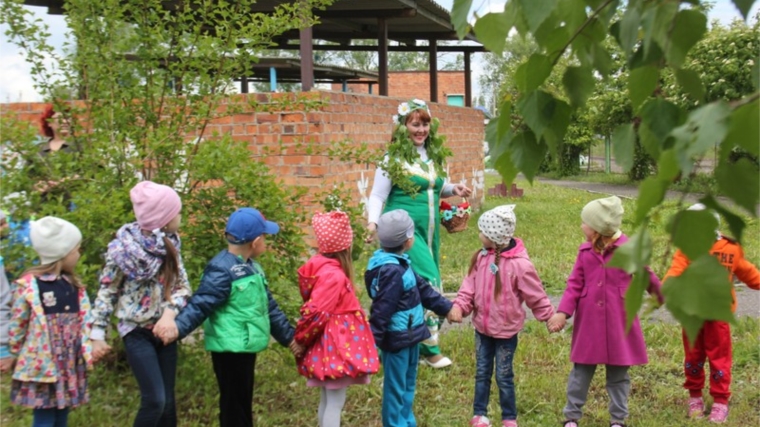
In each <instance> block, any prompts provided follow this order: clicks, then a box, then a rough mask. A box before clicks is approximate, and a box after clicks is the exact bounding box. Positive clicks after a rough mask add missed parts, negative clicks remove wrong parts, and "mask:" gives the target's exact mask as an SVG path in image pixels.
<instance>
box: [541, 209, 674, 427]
mask: <svg viewBox="0 0 760 427" xmlns="http://www.w3.org/2000/svg"><path fill="white" fill-rule="evenodd" d="M622 220H623V205H622V203H621V202H620V199H619V198H617V197H615V196H612V197H607V198H604V199H596V200H592V201H591V202H589V203H588V204H587V205H586V206H585V207H584V208H583V210H582V211H581V221H582V224H581V230H582V231H583V234H584V235H585V236H586V242H584V243H583V244H581V246H580V247H579V248H578V257H577V258H576V260H575V266H574V267H573V271H572V273H571V274H570V277H568V279H567V287H566V288H565V293H564V294H563V295H562V300H561V301H560V303H559V307H557V314H555V315H554V316H552V318H551V319H550V320H549V330H550V331H552V332H555V331H558V330H560V329H562V328H563V327H564V326H565V321H566V320H567V319H568V318H569V317H571V316H575V320H574V322H573V339H572V342H571V346H570V361H572V362H573V369H572V370H571V371H570V378H569V379H568V383H567V404H566V405H565V408H564V410H563V412H564V415H565V421H564V422H563V425H564V427H578V426H579V425H580V422H579V420H580V418H581V416H582V415H583V411H582V410H583V406H584V405H585V403H586V397H587V396H588V390H589V386H590V385H591V379H592V378H593V377H594V372H595V371H596V366H597V365H604V367H605V370H606V381H607V385H606V388H607V394H608V395H609V398H610V404H609V412H610V427H625V420H626V418H628V395H629V393H630V391H631V378H630V377H629V376H628V369H629V368H630V367H631V366H634V365H644V364H646V363H647V361H648V359H647V348H646V343H645V342H644V334H643V333H642V332H641V324H640V323H639V319H638V317H636V318H634V320H633V323H632V324H631V326H630V328H628V327H626V312H625V295H626V292H627V290H628V287H629V285H630V284H631V280H632V277H631V275H630V274H628V273H627V272H626V271H625V270H621V269H619V268H613V267H608V266H607V263H609V261H610V259H611V258H612V255H613V254H614V253H615V251H616V250H617V249H618V248H619V247H620V246H621V245H623V244H625V242H627V241H628V237H627V236H626V235H625V234H623V232H622V231H621V230H620V225H621V223H622ZM647 272H648V277H644V278H642V279H643V280H645V281H646V282H648V283H649V286H648V289H647V291H648V292H649V293H652V294H655V295H657V297H658V299H659V300H660V303H662V294H661V293H660V280H659V279H658V278H657V276H655V274H654V273H653V272H652V270H650V269H649V268H647Z"/></svg>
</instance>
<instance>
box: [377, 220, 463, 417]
mask: <svg viewBox="0 0 760 427" xmlns="http://www.w3.org/2000/svg"><path fill="white" fill-rule="evenodd" d="M377 237H378V240H379V241H380V246H381V247H382V249H379V250H377V251H376V252H375V253H374V254H373V255H372V258H370V260H369V265H368V266H367V272H366V273H365V274H364V283H365V286H366V287H367V292H369V295H370V297H371V298H372V307H371V309H370V318H369V324H370V327H371V328H372V334H373V335H374V337H375V344H376V345H377V346H378V347H379V348H380V350H382V352H383V353H382V362H383V371H384V375H385V376H384V378H383V409H382V417H383V426H384V427H409V426H416V425H417V422H416V421H415V419H414V414H413V413H412V404H413V403H414V389H415V385H416V381H417V364H418V362H419V358H420V351H419V346H418V345H417V344H419V343H420V342H422V341H424V340H426V339H427V338H429V337H430V331H429V330H428V328H427V326H426V325H425V322H424V319H423V313H424V310H423V308H426V309H428V310H432V311H434V312H435V313H436V314H438V315H439V316H447V315H448V314H449V312H450V311H451V307H452V304H451V302H450V301H449V300H447V299H446V298H444V297H443V296H442V295H441V294H439V293H438V292H437V291H436V290H435V289H433V287H432V286H430V284H429V283H428V282H427V281H426V280H425V279H423V278H422V277H420V276H419V275H418V274H417V273H415V272H414V270H412V266H411V262H410V260H409V257H408V256H406V255H404V252H406V251H407V250H409V249H410V248H411V247H412V244H414V222H412V219H411V218H410V217H409V214H408V213H406V211H404V210H401V209H397V210H394V211H390V212H386V213H385V214H383V215H382V216H381V217H380V219H379V221H378V223H377ZM454 315H455V314H454V313H452V315H451V316H448V317H447V318H448V320H449V321H450V322H460V321H461V320H462V319H461V316H459V317H454Z"/></svg>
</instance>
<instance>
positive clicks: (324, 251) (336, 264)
mask: <svg viewBox="0 0 760 427" xmlns="http://www.w3.org/2000/svg"><path fill="white" fill-rule="evenodd" d="M311 225H312V228H313V229H314V234H315V236H316V238H317V246H318V250H319V253H318V254H317V255H315V256H313V257H311V259H309V260H308V261H307V262H306V264H304V265H303V266H302V267H301V268H299V269H298V284H299V287H300V291H301V297H303V301H304V302H303V305H302V306H301V318H300V319H299V320H298V325H297V326H296V334H295V340H296V343H298V345H299V346H301V347H302V348H304V352H303V353H302V354H303V355H302V357H300V358H299V359H298V372H299V373H300V374H301V375H303V376H304V377H306V385H307V386H308V387H319V388H320V395H321V398H320V401H319V410H318V411H317V417H318V423H319V425H320V426H325V427H326V426H335V427H338V426H340V416H341V411H342V410H343V404H344V403H345V401H346V389H347V388H348V386H349V385H354V384H369V379H370V377H369V376H370V375H371V374H374V373H376V372H377V370H378V368H379V360H378V356H377V349H376V348H375V339H374V338H373V336H372V331H371V330H370V327H369V323H368V322H367V316H366V314H365V313H364V310H363V309H362V307H361V304H360V303H359V299H358V298H357V297H356V291H355V288H354V285H353V265H352V260H351V246H352V243H353V236H354V233H353V231H352V230H351V224H350V221H349V218H348V215H346V213H345V212H328V213H317V214H315V215H314V217H312V219H311Z"/></svg>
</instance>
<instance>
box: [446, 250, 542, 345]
mask: <svg viewBox="0 0 760 427" xmlns="http://www.w3.org/2000/svg"><path fill="white" fill-rule="evenodd" d="M515 242H516V243H517V245H516V246H515V247H514V248H512V249H510V250H507V251H504V252H502V253H501V254H498V253H497V252H496V251H494V250H493V249H489V250H488V251H487V252H486V253H485V255H478V260H477V262H476V264H475V268H474V269H473V270H472V272H471V273H470V274H469V275H467V277H465V279H464V281H462V286H461V287H460V288H459V293H457V298H456V300H455V301H454V305H456V306H457V307H459V308H460V309H461V310H462V314H463V315H464V316H468V315H469V314H470V313H474V314H473V316H472V324H473V325H474V326H475V329H476V330H477V331H478V332H480V333H481V334H483V335H488V336H489V337H493V338H504V339H507V338H512V337H513V336H515V335H516V334H517V333H518V332H520V331H521V330H522V328H523V325H524V323H525V310H524V309H523V307H522V305H523V302H525V303H526V304H527V306H528V308H530V309H531V310H532V311H533V315H534V316H535V317H536V319H538V320H541V321H546V320H548V319H549V318H550V317H552V315H553V314H554V307H553V306H552V303H551V301H549V298H548V297H547V296H546V292H545V291H544V287H543V285H542V284H541V279H539V278H538V273H536V268H535V267H533V263H531V262H530V258H529V257H528V251H527V250H525V246H523V242H522V240H520V239H515ZM497 256H498V261H497V262H498V267H499V271H498V274H500V275H501V294H499V298H498V299H494V295H493V289H494V286H495V284H496V276H495V275H494V274H493V273H492V272H491V269H490V265H491V264H492V263H494V259H496V258H497Z"/></svg>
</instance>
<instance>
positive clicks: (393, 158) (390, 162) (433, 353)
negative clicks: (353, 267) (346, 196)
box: [367, 99, 472, 368]
mask: <svg viewBox="0 0 760 427" xmlns="http://www.w3.org/2000/svg"><path fill="white" fill-rule="evenodd" d="M393 122H394V131H393V137H392V139H391V143H390V145H389V146H388V153H387V155H386V156H385V159H384V160H383V163H382V164H381V165H379V166H378V168H377V170H376V172H375V180H374V183H373V185H372V192H371V194H370V196H369V201H368V203H367V212H368V226H367V229H368V231H369V233H368V236H369V237H367V242H368V243H371V242H372V241H374V235H375V230H376V228H377V220H378V218H380V215H381V214H382V213H383V212H387V211H391V210H394V209H403V210H405V211H406V212H407V213H409V216H410V217H412V219H413V220H414V228H415V231H414V237H415V239H414V246H413V247H412V249H411V250H409V252H407V254H408V255H409V258H410V260H411V261H412V268H413V269H414V271H415V272H416V273H417V274H419V275H420V276H422V277H423V278H425V279H427V280H428V281H429V282H430V284H431V285H433V287H435V288H436V289H438V291H439V292H442V291H443V289H442V284H441V273H440V269H439V259H440V246H441V243H440V226H439V224H440V219H441V218H440V214H439V208H438V206H439V204H440V199H441V198H447V197H451V196H460V197H469V196H470V194H472V190H470V189H469V188H467V186H466V185H464V184H451V183H447V182H446V181H445V177H446V172H445V162H446V158H447V157H449V156H451V154H452V153H451V151H450V150H448V149H447V148H445V147H444V145H443V143H444V138H443V137H441V136H439V135H438V134H437V131H438V120H437V119H431V116H430V110H429V109H428V106H427V105H426V103H425V102H424V101H421V100H419V99H415V100H412V101H409V102H403V103H401V104H400V105H399V107H398V115H394V116H393ZM425 317H426V322H427V325H428V327H429V328H430V330H431V335H432V337H431V338H430V339H429V340H427V341H425V342H423V343H422V344H420V354H421V355H422V356H423V357H422V358H421V359H420V360H421V362H422V363H425V364H427V365H429V366H432V367H434V368H444V367H446V366H449V365H451V360H450V359H449V358H448V357H444V356H443V355H442V354H441V349H440V347H439V346H438V333H437V331H438V327H439V325H440V320H439V319H438V317H437V316H436V315H435V314H434V313H426V314H425Z"/></svg>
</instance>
